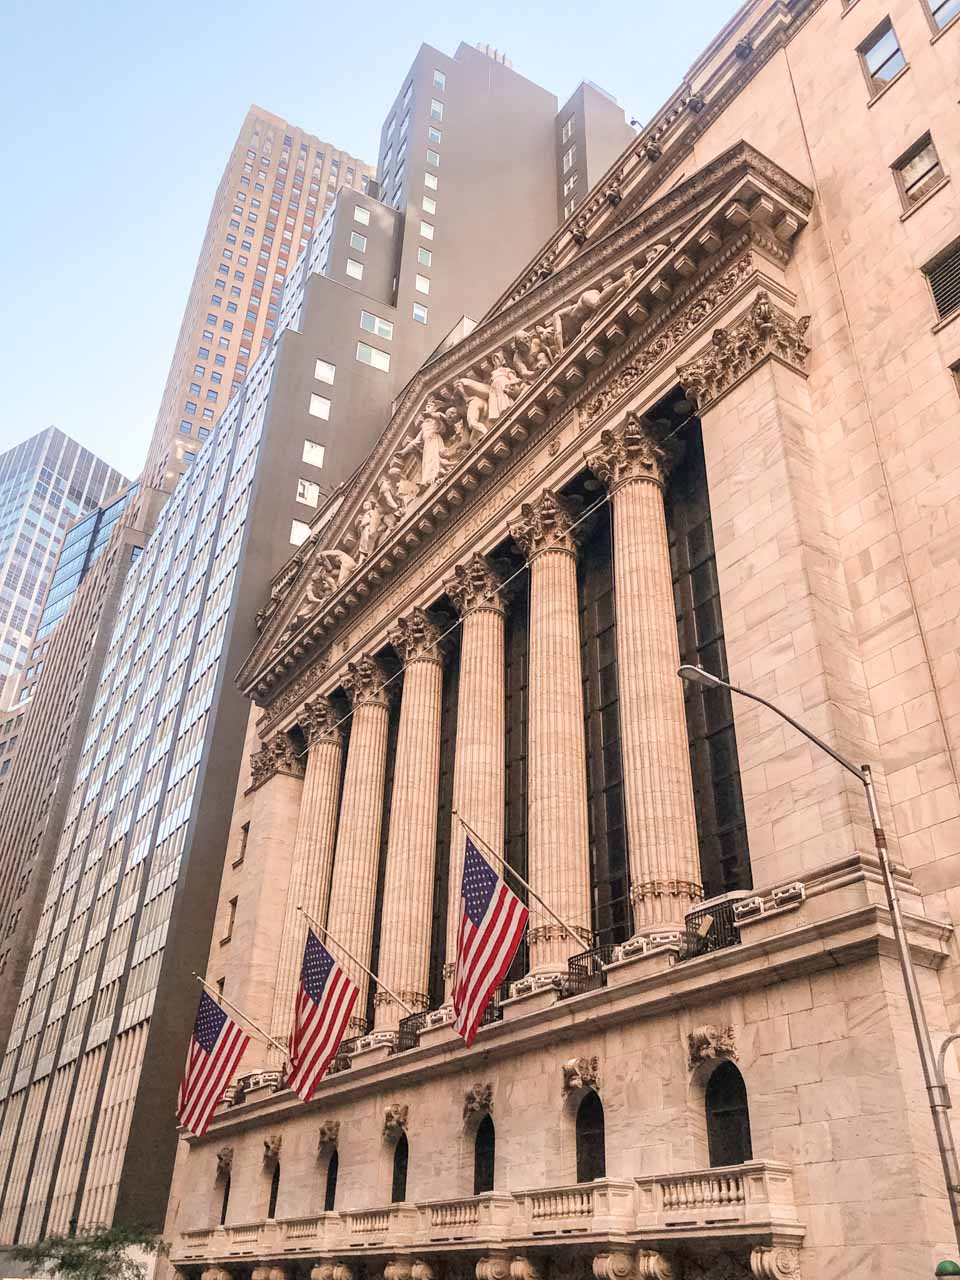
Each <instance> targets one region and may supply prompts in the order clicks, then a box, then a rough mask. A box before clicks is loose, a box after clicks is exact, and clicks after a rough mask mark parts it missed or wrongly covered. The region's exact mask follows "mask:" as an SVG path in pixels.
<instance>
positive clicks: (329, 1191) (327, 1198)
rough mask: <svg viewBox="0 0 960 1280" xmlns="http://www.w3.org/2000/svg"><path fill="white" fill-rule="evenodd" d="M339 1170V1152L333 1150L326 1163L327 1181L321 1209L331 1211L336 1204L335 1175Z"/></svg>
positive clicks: (326, 1211)
mask: <svg viewBox="0 0 960 1280" xmlns="http://www.w3.org/2000/svg"><path fill="white" fill-rule="evenodd" d="M339 1172H340V1154H339V1152H338V1151H336V1150H334V1153H333V1155H332V1156H331V1157H330V1163H329V1164H328V1165H327V1181H326V1186H325V1187H324V1189H323V1211H324V1213H332V1212H333V1211H334V1209H335V1208H336V1206H337V1175H338V1174H339Z"/></svg>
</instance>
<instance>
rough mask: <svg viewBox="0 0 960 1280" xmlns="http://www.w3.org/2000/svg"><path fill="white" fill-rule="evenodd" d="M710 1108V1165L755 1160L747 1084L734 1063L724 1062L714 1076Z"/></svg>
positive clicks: (710, 1089)
mask: <svg viewBox="0 0 960 1280" xmlns="http://www.w3.org/2000/svg"><path fill="white" fill-rule="evenodd" d="M706 1111H707V1141H708V1143H709V1146H710V1167H711V1168H714V1169H715V1168H718V1167H721V1168H722V1167H723V1166H724V1165H730V1164H745V1163H746V1162H747V1161H748V1160H752V1159H753V1145H752V1143H751V1139H750V1112H749V1109H748V1107H747V1086H746V1085H745V1084H744V1083H743V1076H742V1075H741V1074H740V1072H739V1071H738V1070H737V1068H736V1067H735V1066H734V1065H733V1063H732V1062H723V1063H721V1064H720V1066H719V1067H717V1069H716V1071H714V1073H713V1075H712V1076H711V1077H710V1080H709V1082H708V1084H707V1097H706Z"/></svg>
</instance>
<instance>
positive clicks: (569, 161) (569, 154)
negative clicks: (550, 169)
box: [563, 143, 577, 173]
mask: <svg viewBox="0 0 960 1280" xmlns="http://www.w3.org/2000/svg"><path fill="white" fill-rule="evenodd" d="M576 158H577V144H576V143H574V144H573V146H572V147H568V148H567V150H566V151H565V152H564V153H563V172H564V173H569V171H570V170H571V169H572V168H573V162H574V160H576Z"/></svg>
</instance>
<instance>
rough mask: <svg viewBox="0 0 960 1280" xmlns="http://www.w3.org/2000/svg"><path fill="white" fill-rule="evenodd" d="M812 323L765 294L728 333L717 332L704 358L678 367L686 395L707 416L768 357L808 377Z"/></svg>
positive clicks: (727, 330)
mask: <svg viewBox="0 0 960 1280" xmlns="http://www.w3.org/2000/svg"><path fill="white" fill-rule="evenodd" d="M809 323H810V317H809V316H801V317H800V318H799V319H796V318H794V317H793V316H789V315H787V313H786V312H785V311H782V310H781V309H780V308H779V307H776V306H774V305H773V303H772V302H771V301H770V295H769V294H768V293H767V292H766V290H761V291H760V292H759V293H758V294H757V297H756V299H755V300H754V303H753V306H752V307H751V308H750V310H749V311H748V312H747V314H746V315H745V316H743V317H742V318H741V319H740V320H738V321H737V322H736V323H735V324H733V325H730V326H729V327H727V328H726V329H715V330H714V332H713V338H712V340H711V345H710V347H709V348H708V350H707V351H705V352H704V354H703V355H701V356H698V357H697V359H696V360H692V361H691V362H690V363H689V364H681V365H678V366H677V376H678V378H679V380H680V385H681V386H682V387H683V390H684V393H685V394H686V396H687V397H688V399H690V400H692V401H693V402H694V404H695V405H696V406H697V408H698V409H699V410H700V411H701V412H703V410H704V409H706V408H707V407H709V405H711V404H712V403H714V402H715V401H716V400H717V399H719V397H720V396H721V395H723V393H724V392H725V391H729V389H730V388H731V387H732V386H734V385H735V384H736V383H737V382H739V381H740V379H741V378H744V377H746V375H747V374H748V373H750V372H751V371H752V370H753V369H755V368H756V367H757V365H758V364H760V362H761V361H762V360H765V359H766V358H767V357H768V356H774V357H776V358H777V359H778V360H780V361H782V362H783V363H784V364H786V365H789V366H790V367H791V368H793V369H796V370H797V371H798V372H800V373H805V372H806V368H807V358H808V357H809V355H810V348H809V347H808V346H807V343H806V339H805V337H804V335H805V334H806V331H807V326H808V325H809Z"/></svg>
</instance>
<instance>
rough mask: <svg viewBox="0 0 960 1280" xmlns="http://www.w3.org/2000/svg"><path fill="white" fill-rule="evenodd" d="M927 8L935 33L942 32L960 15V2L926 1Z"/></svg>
mask: <svg viewBox="0 0 960 1280" xmlns="http://www.w3.org/2000/svg"><path fill="white" fill-rule="evenodd" d="M926 7H927V12H928V13H929V15H930V20H931V22H932V24H933V28H934V30H935V31H942V30H943V28H944V27H945V26H946V25H947V23H948V22H950V21H952V20H953V19H954V18H956V17H957V15H958V14H960V0H926Z"/></svg>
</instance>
